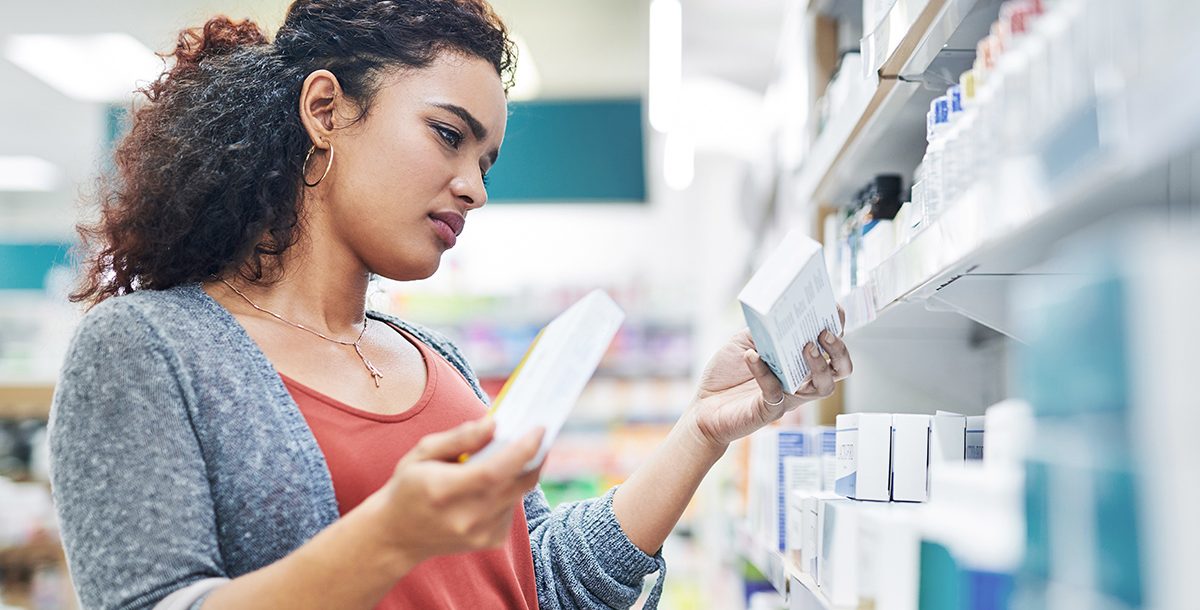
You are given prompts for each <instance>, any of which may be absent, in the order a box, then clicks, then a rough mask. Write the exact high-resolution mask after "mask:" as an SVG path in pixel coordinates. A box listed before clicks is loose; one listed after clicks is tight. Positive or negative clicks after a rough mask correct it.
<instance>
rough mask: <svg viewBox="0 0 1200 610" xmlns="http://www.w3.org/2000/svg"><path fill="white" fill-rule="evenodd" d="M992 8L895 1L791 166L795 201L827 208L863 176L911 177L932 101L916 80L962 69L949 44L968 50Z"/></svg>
mask: <svg viewBox="0 0 1200 610" xmlns="http://www.w3.org/2000/svg"><path fill="white" fill-rule="evenodd" d="M999 4H1000V2H999V0H897V2H896V4H895V5H893V7H892V10H891V11H889V12H888V14H887V16H886V17H885V18H884V19H883V21H882V22H881V23H880V25H879V28H878V29H877V30H876V31H874V32H872V33H870V34H868V35H867V36H866V37H865V38H864V39H863V50H864V57H863V61H864V63H865V64H866V65H868V66H869V67H868V68H867V69H868V70H870V74H869V75H867V76H866V78H864V79H863V80H861V81H855V83H854V87H853V88H852V91H851V93H850V94H849V96H848V100H847V102H846V104H845V105H844V106H842V107H841V108H840V109H839V111H838V112H837V113H836V114H835V115H834V116H833V117H832V118H831V119H830V120H829V122H828V124H827V125H826V126H825V129H824V130H823V131H822V132H821V134H820V135H819V136H818V137H817V139H816V141H815V142H814V143H813V146H812V149H811V150H810V151H809V153H808V155H807V158H806V160H805V162H804V163H802V164H801V165H800V167H799V168H798V170H797V171H798V174H797V176H796V181H795V187H794V188H795V197H796V200H797V201H801V202H810V201H811V202H820V203H833V202H837V201H841V200H845V199H847V198H849V197H850V196H851V195H852V194H853V192H854V189H856V188H858V187H859V186H861V182H862V181H863V180H864V178H863V176H868V177H869V176H870V175H873V174H876V173H880V172H902V173H909V172H911V170H912V169H913V168H914V167H916V165H917V163H919V162H920V155H921V152H922V150H923V147H916V148H914V147H913V146H911V143H913V142H924V133H925V120H924V116H925V110H927V109H928V104H929V100H931V99H933V94H932V92H929V91H923V90H922V88H921V84H920V81H921V80H923V78H924V75H925V74H926V73H928V72H929V71H930V70H931V69H933V70H935V71H936V70H940V69H943V68H944V69H946V70H948V71H954V70H959V71H961V70H962V69H966V67H968V64H967V63H965V61H964V57H965V56H964V54H963V53H961V52H960V50H959V49H956V47H958V46H966V45H967V43H968V42H969V43H970V46H971V48H972V49H973V48H974V40H977V39H978V38H980V37H982V35H983V33H984V32H986V29H987V27H988V25H989V24H990V23H991V21H992V20H993V19H994V18H995V17H996V15H997V14H998V13H999ZM960 41H961V42H960ZM972 57H973V55H972ZM951 66H953V67H951ZM955 73H957V72H955Z"/></svg>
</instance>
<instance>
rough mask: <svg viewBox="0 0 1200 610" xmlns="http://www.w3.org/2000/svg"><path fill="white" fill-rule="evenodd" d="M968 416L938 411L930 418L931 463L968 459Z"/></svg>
mask: <svg viewBox="0 0 1200 610" xmlns="http://www.w3.org/2000/svg"><path fill="white" fill-rule="evenodd" d="M966 451H967V418H966V417H965V416H963V415H959V414H957V413H949V412H946V411H938V412H937V413H935V414H934V415H933V417H931V418H930V420H929V463H931V464H940V463H942V462H961V461H963V460H964V459H966Z"/></svg>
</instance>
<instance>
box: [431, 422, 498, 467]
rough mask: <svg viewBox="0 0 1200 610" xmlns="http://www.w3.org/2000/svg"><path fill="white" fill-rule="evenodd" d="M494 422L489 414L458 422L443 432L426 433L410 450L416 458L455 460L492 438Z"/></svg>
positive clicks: (478, 448)
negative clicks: (461, 422)
mask: <svg viewBox="0 0 1200 610" xmlns="http://www.w3.org/2000/svg"><path fill="white" fill-rule="evenodd" d="M495 431H496V422H495V421H493V420H492V418H491V416H485V417H483V418H481V419H477V420H474V421H469V422H466V423H463V424H459V425H458V426H455V427H453V428H451V429H449V430H446V431H445V432H435V433H433V434H427V435H425V437H424V438H422V439H421V440H420V441H419V442H418V443H417V446H416V447H413V450H412V452H411V454H412V456H413V459H417V460H457V459H458V458H459V456H461V455H463V454H467V453H475V452H476V451H479V450H480V449H483V447H484V446H485V445H487V444H488V442H490V441H491V440H492V434H493V433H495Z"/></svg>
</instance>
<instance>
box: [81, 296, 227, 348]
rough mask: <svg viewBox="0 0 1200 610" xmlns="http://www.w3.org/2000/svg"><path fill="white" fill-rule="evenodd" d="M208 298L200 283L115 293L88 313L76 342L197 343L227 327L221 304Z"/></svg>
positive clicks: (99, 345) (101, 344)
mask: <svg viewBox="0 0 1200 610" xmlns="http://www.w3.org/2000/svg"><path fill="white" fill-rule="evenodd" d="M206 298H207V295H206V294H205V293H204V291H203V289H202V288H200V286H199V285H198V284H186V285H181V286H176V287H173V288H168V289H165V290H135V291H133V292H131V293H129V294H124V295H121V296H116V297H111V298H108V299H105V300H104V301H101V302H100V303H99V304H97V305H96V306H95V307H92V308H91V310H89V311H88V312H87V313H86V314H84V316H83V317H82V318H81V319H80V321H79V326H78V328H77V329H76V331H75V341H74V342H75V344H76V347H77V348H79V347H81V346H83V347H89V348H91V349H98V348H105V347H107V349H106V350H104V351H111V350H112V349H114V348H119V347H120V346H122V345H124V344H127V343H131V342H132V343H136V344H138V345H140V346H143V347H179V346H192V347H195V346H196V345H197V343H196V342H197V341H198V339H200V338H201V337H203V336H205V335H208V334H211V333H212V331H213V330H214V328H219V327H221V326H224V325H226V324H225V321H224V320H222V318H221V316H220V315H219V314H220V312H219V311H215V310H214V309H213V306H216V307H218V308H219V307H220V306H219V305H216V304H215V303H206ZM207 300H208V301H211V299H207ZM75 351H77V350H75Z"/></svg>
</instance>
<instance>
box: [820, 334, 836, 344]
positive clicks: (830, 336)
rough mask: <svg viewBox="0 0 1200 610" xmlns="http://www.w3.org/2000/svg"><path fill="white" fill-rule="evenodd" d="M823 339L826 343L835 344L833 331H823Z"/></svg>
mask: <svg viewBox="0 0 1200 610" xmlns="http://www.w3.org/2000/svg"><path fill="white" fill-rule="evenodd" d="M821 341H823V342H824V343H825V345H833V333H831V332H829V331H824V332H822V333H821Z"/></svg>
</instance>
